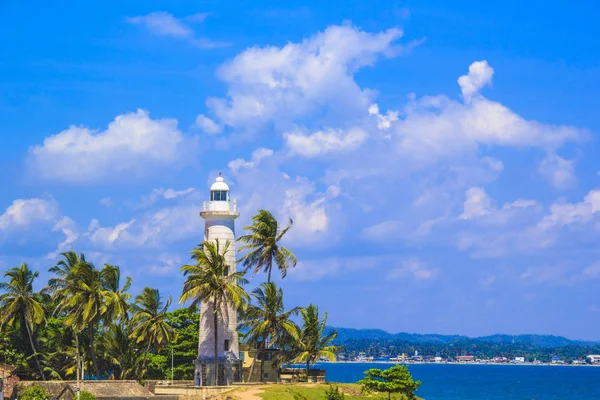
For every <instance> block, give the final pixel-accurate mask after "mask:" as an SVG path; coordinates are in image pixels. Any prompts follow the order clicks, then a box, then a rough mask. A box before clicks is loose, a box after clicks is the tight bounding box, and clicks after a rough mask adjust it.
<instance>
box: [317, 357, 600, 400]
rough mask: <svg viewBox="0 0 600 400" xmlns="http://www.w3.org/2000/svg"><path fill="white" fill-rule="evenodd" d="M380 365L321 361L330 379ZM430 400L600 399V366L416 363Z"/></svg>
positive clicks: (345, 378) (349, 379) (353, 376)
mask: <svg viewBox="0 0 600 400" xmlns="http://www.w3.org/2000/svg"><path fill="white" fill-rule="evenodd" d="M391 365H392V364H380V363H322V364H317V367H318V368H323V369H325V370H327V380H328V381H330V382H344V383H354V382H356V381H358V380H360V379H361V378H362V377H363V372H364V371H365V370H367V369H369V368H388V367H389V366H391ZM408 369H409V371H410V372H411V374H412V375H413V376H414V377H415V379H417V380H420V381H422V382H423V383H422V384H421V387H420V388H419V391H418V392H417V394H418V395H419V396H420V397H422V398H424V399H426V400H532V399H535V400H600V367H568V366H531V365H455V364H413V365H409V366H408Z"/></svg>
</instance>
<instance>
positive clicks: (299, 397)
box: [294, 392, 308, 400]
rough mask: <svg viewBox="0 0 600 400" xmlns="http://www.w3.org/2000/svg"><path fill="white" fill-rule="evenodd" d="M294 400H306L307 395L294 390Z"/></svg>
mask: <svg viewBox="0 0 600 400" xmlns="http://www.w3.org/2000/svg"><path fill="white" fill-rule="evenodd" d="M294 400H308V397H306V396H305V395H303V394H302V393H298V392H294Z"/></svg>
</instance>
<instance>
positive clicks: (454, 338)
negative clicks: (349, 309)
mask: <svg viewBox="0 0 600 400" xmlns="http://www.w3.org/2000/svg"><path fill="white" fill-rule="evenodd" d="M330 329H335V330H336V331H337V332H338V339H337V341H338V343H339V344H343V343H344V342H346V341H348V340H394V341H404V342H407V343H423V344H446V345H449V344H458V343H465V342H471V341H472V342H488V343H496V344H513V343H514V344H522V345H532V346H538V347H563V346H594V345H597V344H598V343H599V342H585V341H579V340H571V339H567V338H565V337H562V336H554V335H514V336H513V335H501V334H497V335H490V336H481V337H475V338H470V337H467V336H460V335H438V334H418V333H389V332H386V331H383V330H381V329H352V328H337V327H331V328H330Z"/></svg>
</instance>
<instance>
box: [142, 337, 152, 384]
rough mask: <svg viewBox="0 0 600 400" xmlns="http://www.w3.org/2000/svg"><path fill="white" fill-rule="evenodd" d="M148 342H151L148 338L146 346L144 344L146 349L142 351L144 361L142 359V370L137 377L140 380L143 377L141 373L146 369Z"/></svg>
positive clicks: (148, 350)
mask: <svg viewBox="0 0 600 400" xmlns="http://www.w3.org/2000/svg"><path fill="white" fill-rule="evenodd" d="M150 343H152V341H151V340H148V346H146V351H145V352H144V361H142V370H141V371H140V373H139V379H140V381H141V380H142V378H143V377H144V375H143V374H144V371H145V369H146V360H147V359H148V353H149V352H150Z"/></svg>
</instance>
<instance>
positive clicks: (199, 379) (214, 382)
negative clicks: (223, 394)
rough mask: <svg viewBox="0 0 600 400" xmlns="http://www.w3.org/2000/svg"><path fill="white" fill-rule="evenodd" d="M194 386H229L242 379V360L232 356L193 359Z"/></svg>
mask: <svg viewBox="0 0 600 400" xmlns="http://www.w3.org/2000/svg"><path fill="white" fill-rule="evenodd" d="M194 365H195V368H194V385H195V386H231V385H233V384H234V383H236V382H241V381H242V361H241V360H238V359H232V358H219V359H218V360H217V363H215V359H214V358H212V359H211V358H202V359H200V358H199V359H197V360H195V361H194Z"/></svg>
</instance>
